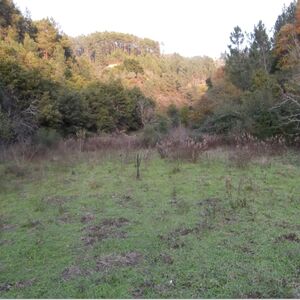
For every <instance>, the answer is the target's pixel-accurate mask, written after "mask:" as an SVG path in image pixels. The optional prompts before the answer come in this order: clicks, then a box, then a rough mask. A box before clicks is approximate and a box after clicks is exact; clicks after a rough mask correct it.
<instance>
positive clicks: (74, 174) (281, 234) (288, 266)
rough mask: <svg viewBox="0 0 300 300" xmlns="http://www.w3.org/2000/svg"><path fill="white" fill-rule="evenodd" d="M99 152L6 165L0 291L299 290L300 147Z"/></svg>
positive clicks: (0, 188)
mask: <svg viewBox="0 0 300 300" xmlns="http://www.w3.org/2000/svg"><path fill="white" fill-rule="evenodd" d="M97 155H98V157H97ZM99 156H101V154H94V155H93V156H90V157H88V155H87V154H86V155H85V156H84V157H81V158H80V159H79V160H77V162H75V160H74V161H72V160H71V159H69V160H66V161H64V160H59V161H55V160H54V161H51V160H44V161H41V162H35V163H34V162H32V163H26V164H25V165H23V166H22V172H21V173H19V172H16V171H14V169H12V168H11V167H8V164H9V163H6V164H2V165H0V176H1V179H0V297H2V298H132V297H146V298H158V297H159V298H227V297H230V298H235V297H244V298H249V297H251V298H255V297H265V298H269V297H274V298H278V297H280V298H288V297H299V294H300V163H299V162H300V159H299V154H295V153H293V154H286V155H285V156H282V157H275V158H272V159H270V163H269V164H262V163H259V162H252V163H251V164H250V165H249V166H248V167H247V168H244V169H239V168H236V167H234V166H233V165H232V164H230V163H229V162H228V160H226V159H225V158H224V157H225V156H224V157H218V155H217V156H214V158H207V157H206V158H203V159H201V160H200V161H199V162H198V163H195V164H192V163H188V162H181V163H178V162H170V161H167V160H161V159H160V158H159V157H157V156H156V155H155V154H153V155H152V156H151V157H150V158H149V159H148V160H147V161H142V165H141V180H136V178H135V166H134V155H132V157H131V158H130V157H129V158H128V159H127V161H126V162H124V160H122V159H120V157H119V156H115V157H114V156H111V157H110V158H108V157H106V158H99ZM87 214H88V215H89V216H91V218H90V220H87V221H86V222H85V223H84V222H83V220H82V217H83V216H85V215H87ZM118 218H125V219H126V220H127V222H125V223H124V224H121V225H120V224H119V225H115V224H112V225H105V224H104V223H105V220H106V221H107V220H110V221H112V222H116V221H117V220H118ZM95 226H96V227H95ZM97 226H98V227H97ZM102 230H103V232H104V233H105V234H106V235H105V236H104V237H103V236H102V238H98V239H97V233H98V231H100V232H102ZM105 230H106V231H105ZM89 235H90V236H92V237H94V240H93V242H91V243H89V242H88V240H87V237H88V236H89ZM95 235H96V238H95ZM130 253H131V254H132V253H136V254H138V255H139V257H140V259H138V260H136V261H134V262H133V263H131V262H128V263H124V261H122V259H123V260H124V257H127V256H128V255H131V254H130ZM126 255H127V256H126ZM122 257H123V258H122ZM109 258H113V262H111V261H109ZM121 258H122V259H121ZM99 262H100V263H99ZM101 262H102V264H101ZM103 262H104V263H103ZM99 265H100V267H99ZM71 267H72V268H71ZM70 268H71V269H70ZM70 270H71V271H70ZM68 272H69V273H68ZM66 274H67V275H66ZM68 274H69V275H68Z"/></svg>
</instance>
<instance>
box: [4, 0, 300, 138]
mask: <svg viewBox="0 0 300 300" xmlns="http://www.w3.org/2000/svg"><path fill="white" fill-rule="evenodd" d="M299 24H300V6H299V1H298V2H295V1H294V2H292V3H291V4H290V5H289V6H288V7H284V8H283V10H282V13H281V14H280V15H279V16H278V19H277V21H276V23H275V25H274V32H273V36H271V37H270V36H269V35H268V33H267V32H268V31H267V29H266V28H265V26H264V24H263V22H262V21H259V22H258V23H257V25H256V26H255V27H254V29H253V32H252V33H245V32H243V30H242V29H241V28H240V27H239V26H236V27H235V28H234V30H233V32H232V34H231V35H230V45H229V48H228V53H227V54H226V55H225V56H224V61H223V62H216V61H214V60H213V59H211V58H209V57H192V58H185V57H182V56H180V55H179V54H170V55H162V54H161V53H160V47H159V43H158V42H156V41H152V40H150V39H142V38H138V37H136V36H133V35H130V34H124V33H116V32H102V33H101V32H95V33H93V34H90V35H88V36H80V37H77V38H70V37H68V36H67V35H66V34H64V33H63V32H62V31H60V30H59V27H58V26H57V24H56V23H55V21H54V20H52V19H43V20H39V21H33V20H31V18H30V16H26V15H22V13H21V12H20V11H19V10H18V9H17V8H16V7H15V5H14V3H13V2H12V0H2V1H1V2H0V26H1V27H0V58H1V59H0V78H1V81H0V142H1V143H2V144H3V143H9V142H15V141H18V140H28V139H29V140H30V139H31V138H32V137H34V136H36V135H37V134H38V133H39V131H40V130H46V131H47V132H50V131H52V132H54V133H55V134H56V133H59V134H60V135H63V136H67V135H76V134H77V135H78V134H81V133H82V132H85V133H86V134H98V133H101V132H115V131H125V132H130V131H135V130H139V129H142V128H144V129H147V128H148V129H149V128H151V130H152V132H153V131H154V132H157V131H159V132H161V131H165V130H166V129H167V128H169V127H172V126H173V127H174V126H178V125H179V124H181V125H184V126H187V127H190V128H193V129H197V130H198V131H199V133H203V132H206V133H207V132H208V133H213V134H225V135H226V134H232V133H234V132H237V133H242V132H244V133H249V134H251V135H254V136H257V137H259V138H263V139H265V138H268V137H273V136H284V137H285V138H287V139H288V140H289V141H291V142H294V141H295V140H297V139H299V136H300V132H299V130H300V129H299V128H300V113H299V109H300V100H299V98H300V88H299V81H300V80H299V70H300V50H299V49H300V47H299V44H300V29H299V28H300V25H299Z"/></svg>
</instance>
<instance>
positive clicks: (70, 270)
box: [61, 266, 90, 281]
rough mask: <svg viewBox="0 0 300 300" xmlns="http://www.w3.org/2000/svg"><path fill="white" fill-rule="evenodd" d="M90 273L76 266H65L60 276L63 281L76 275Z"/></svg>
mask: <svg viewBox="0 0 300 300" xmlns="http://www.w3.org/2000/svg"><path fill="white" fill-rule="evenodd" d="M87 275H90V272H89V271H87V270H82V269H81V268H79V267H78V266H71V267H67V268H65V269H64V270H63V272H62V274H61V277H62V278H63V280H64V281H68V280H70V279H74V278H76V277H78V276H87Z"/></svg>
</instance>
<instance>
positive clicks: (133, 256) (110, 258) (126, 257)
mask: <svg viewBox="0 0 300 300" xmlns="http://www.w3.org/2000/svg"><path fill="white" fill-rule="evenodd" d="M142 260H143V255H142V254H141V253H139V252H135V251H133V252H127V253H124V254H121V255H117V254H110V255H106V256H102V257H100V258H98V259H97V261H96V271H98V272H101V271H106V270H110V269H112V268H115V267H118V268H120V267H126V266H136V265H138V264H139V263H140V262H141V261H142Z"/></svg>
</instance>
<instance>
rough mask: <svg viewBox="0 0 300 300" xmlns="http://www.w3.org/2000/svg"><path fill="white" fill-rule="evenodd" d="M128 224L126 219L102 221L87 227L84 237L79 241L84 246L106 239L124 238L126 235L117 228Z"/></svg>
mask: <svg viewBox="0 0 300 300" xmlns="http://www.w3.org/2000/svg"><path fill="white" fill-rule="evenodd" d="M129 223H130V222H129V220H128V219H126V218H116V219H114V218H111V219H104V220H103V221H102V222H101V223H100V224H99V225H94V226H88V227H87V228H86V235H85V236H83V237H82V238H81V239H82V241H83V242H84V243H85V245H93V244H94V243H96V242H99V241H102V240H105V239H108V238H119V239H122V238H126V237H127V233H126V232H125V231H122V230H119V228H121V227H123V226H125V225H128V224H129Z"/></svg>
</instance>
